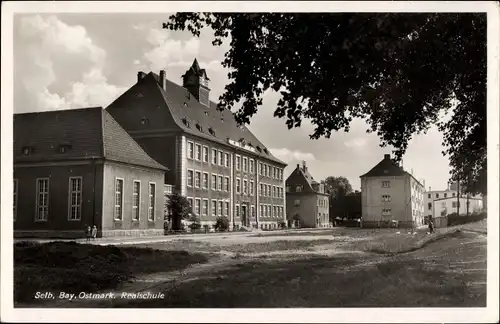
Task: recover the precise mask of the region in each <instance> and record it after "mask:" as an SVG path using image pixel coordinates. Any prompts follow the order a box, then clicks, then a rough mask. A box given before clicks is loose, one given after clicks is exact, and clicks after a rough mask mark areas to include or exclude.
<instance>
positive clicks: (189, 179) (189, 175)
mask: <svg viewBox="0 0 500 324" xmlns="http://www.w3.org/2000/svg"><path fill="white" fill-rule="evenodd" d="M187 186H188V187H192V186H193V170H188V172H187Z"/></svg>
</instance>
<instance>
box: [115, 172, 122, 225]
mask: <svg viewBox="0 0 500 324" xmlns="http://www.w3.org/2000/svg"><path fill="white" fill-rule="evenodd" d="M115 219H116V220H122V219H123V179H119V178H116V179H115Z"/></svg>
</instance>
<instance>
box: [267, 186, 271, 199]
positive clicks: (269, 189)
mask: <svg viewBox="0 0 500 324" xmlns="http://www.w3.org/2000/svg"><path fill="white" fill-rule="evenodd" d="M267 195H268V196H269V197H271V195H272V193H271V185H267Z"/></svg>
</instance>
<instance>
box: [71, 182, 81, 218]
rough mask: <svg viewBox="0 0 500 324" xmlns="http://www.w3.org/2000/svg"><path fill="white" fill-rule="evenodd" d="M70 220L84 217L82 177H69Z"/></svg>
mask: <svg viewBox="0 0 500 324" xmlns="http://www.w3.org/2000/svg"><path fill="white" fill-rule="evenodd" d="M68 200H69V210H68V220H75V221H78V220H80V219H82V177H70V178H69V197H68Z"/></svg>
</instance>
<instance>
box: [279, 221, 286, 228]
mask: <svg viewBox="0 0 500 324" xmlns="http://www.w3.org/2000/svg"><path fill="white" fill-rule="evenodd" d="M278 227H279V228H281V229H285V228H286V222H284V221H281V222H279V223H278Z"/></svg>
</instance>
